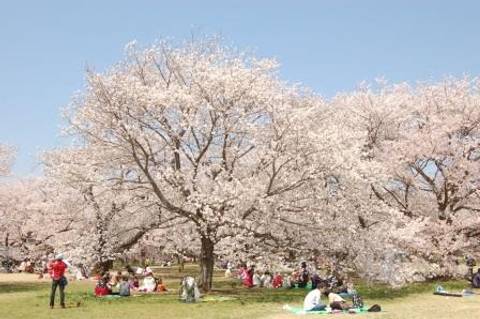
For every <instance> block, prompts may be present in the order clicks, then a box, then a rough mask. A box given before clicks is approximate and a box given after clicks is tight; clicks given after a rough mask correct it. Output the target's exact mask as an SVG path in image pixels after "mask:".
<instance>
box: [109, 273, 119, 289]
mask: <svg viewBox="0 0 480 319" xmlns="http://www.w3.org/2000/svg"><path fill="white" fill-rule="evenodd" d="M121 280H122V272H121V271H117V273H116V274H115V275H113V276H112V279H111V280H110V283H109V285H110V287H112V288H116V287H118V284H119V283H120V281H121Z"/></svg>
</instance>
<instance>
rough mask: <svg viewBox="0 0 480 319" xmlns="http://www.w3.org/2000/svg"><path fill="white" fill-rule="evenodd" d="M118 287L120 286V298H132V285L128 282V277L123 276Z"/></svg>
mask: <svg viewBox="0 0 480 319" xmlns="http://www.w3.org/2000/svg"><path fill="white" fill-rule="evenodd" d="M118 286H119V289H118V290H119V291H118V294H119V295H120V296H122V297H129V296H130V284H129V282H128V277H127V276H122V278H121V279H120V282H119V284H118Z"/></svg>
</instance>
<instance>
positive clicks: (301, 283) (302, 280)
mask: <svg viewBox="0 0 480 319" xmlns="http://www.w3.org/2000/svg"><path fill="white" fill-rule="evenodd" d="M309 280H310V273H309V271H308V269H307V263H306V262H304V261H303V262H302V265H301V267H300V272H299V278H298V285H297V286H298V288H305V287H307V284H308V281H309Z"/></svg>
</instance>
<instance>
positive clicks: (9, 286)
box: [0, 282, 50, 294]
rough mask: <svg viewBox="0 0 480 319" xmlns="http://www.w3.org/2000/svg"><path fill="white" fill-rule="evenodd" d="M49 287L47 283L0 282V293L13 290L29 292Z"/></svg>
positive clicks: (12, 291) (13, 291)
mask: <svg viewBox="0 0 480 319" xmlns="http://www.w3.org/2000/svg"><path fill="white" fill-rule="evenodd" d="M48 287H50V284H49V283H46V282H42V283H30V282H29V283H27V282H25V283H18V282H15V283H0V294H8V293H15V292H30V291H38V290H44V289H48Z"/></svg>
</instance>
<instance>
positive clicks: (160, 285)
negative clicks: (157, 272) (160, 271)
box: [157, 278, 167, 292]
mask: <svg viewBox="0 0 480 319" xmlns="http://www.w3.org/2000/svg"><path fill="white" fill-rule="evenodd" d="M165 291H167V286H165V285H164V284H163V280H162V278H159V279H158V280H157V292H165Z"/></svg>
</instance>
